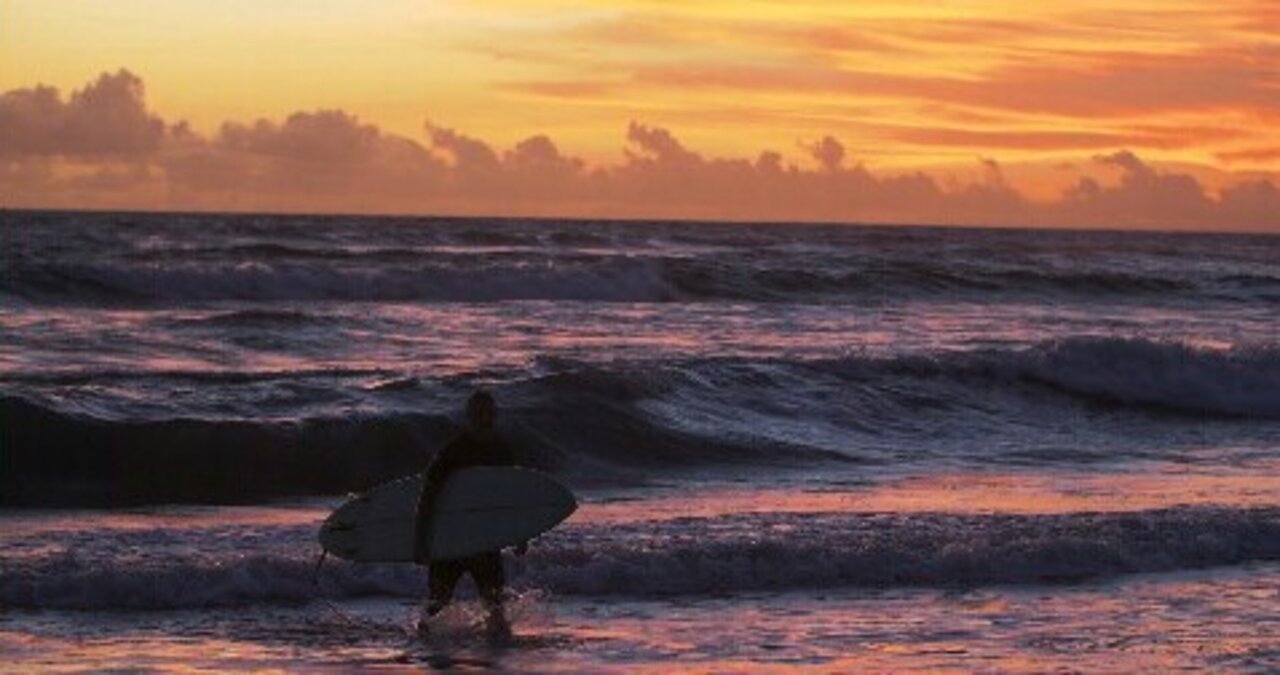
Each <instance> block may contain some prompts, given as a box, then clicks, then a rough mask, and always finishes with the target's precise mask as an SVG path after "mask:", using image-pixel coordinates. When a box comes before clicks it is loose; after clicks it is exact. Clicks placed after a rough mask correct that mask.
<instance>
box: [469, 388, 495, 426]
mask: <svg viewBox="0 0 1280 675" xmlns="http://www.w3.org/2000/svg"><path fill="white" fill-rule="evenodd" d="M497 417H498V402H497V401H495V400H494V399H493V394H490V393H489V392H487V391H485V390H483V389H480V390H478V391H476V393H474V394H472V395H471V398H468V399H467V425H468V426H470V427H471V430H472V431H481V432H484V431H489V430H491V429H493V422H494V420H495V419H496V418H497Z"/></svg>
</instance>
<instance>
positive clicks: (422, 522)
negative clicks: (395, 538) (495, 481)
mask: <svg viewBox="0 0 1280 675" xmlns="http://www.w3.org/2000/svg"><path fill="white" fill-rule="evenodd" d="M455 446H456V444H455V443H450V444H449V445H446V446H445V447H444V449H442V450H441V451H440V455H439V456H438V457H436V459H435V461H433V462H432V463H431V466H429V467H427V471H426V474H425V475H424V476H423V480H422V494H421V495H420V496H419V497H418V511H417V514H416V516H415V518H414V532H415V533H416V534H417V536H415V537H414V540H413V559H414V561H416V562H420V563H425V562H428V556H429V555H430V551H428V550H427V543H428V542H430V541H431V518H430V517H429V515H428V514H430V513H431V511H432V509H434V508H435V504H436V498H437V497H438V496H439V495H440V486H441V485H443V484H444V479H445V478H448V477H449V474H450V473H451V472H452V471H453V470H454V469H455V468H456V465H457V461H456V456H457V454H458V453H457V448H456V447H455Z"/></svg>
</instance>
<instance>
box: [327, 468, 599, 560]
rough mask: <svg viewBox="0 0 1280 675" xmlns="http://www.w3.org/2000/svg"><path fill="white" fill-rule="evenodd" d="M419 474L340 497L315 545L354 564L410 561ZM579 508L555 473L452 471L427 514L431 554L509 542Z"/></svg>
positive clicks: (445, 555) (459, 553)
mask: <svg viewBox="0 0 1280 675" xmlns="http://www.w3.org/2000/svg"><path fill="white" fill-rule="evenodd" d="M421 493H422V475H421V474H418V475H416V476H408V477H405V478H401V479H399V480H394V481H391V482H390V483H385V484H383V485H380V486H378V487H376V488H374V489H372V490H370V491H368V492H366V493H364V494H361V495H356V496H354V497H352V498H351V499H349V500H347V502H346V503H344V504H343V505H342V506H340V507H339V508H338V510H336V511H334V512H333V514H332V515H330V516H329V517H328V518H327V519H326V520H325V521H324V525H322V526H321V528H320V545H321V546H323V547H324V550H326V551H328V552H329V553H332V554H333V555H335V556H338V557H339V558H344V559H346V560H353V561H358V562H412V561H413V548H414V546H413V543H414V541H413V539H414V535H415V533H414V518H415V516H416V511H417V508H418V498H419V496H420V495H421ZM577 508H578V502H577V500H575V499H574V497H573V493H571V492H569V490H568V488H566V487H564V486H563V485H561V484H560V483H559V482H558V481H556V480H555V479H554V478H552V477H550V476H548V475H546V474H544V473H540V472H538V471H533V470H531V469H521V468H517V467H509V466H474V467H467V468H465V469H458V470H457V471H455V472H454V473H453V474H452V475H451V476H449V478H448V480H446V481H445V484H444V488H443V489H441V491H440V495H439V497H437V500H436V508H435V511H434V513H432V516H431V517H432V528H431V542H430V544H429V546H428V551H429V553H430V556H431V559H432V560H448V559H451V558H464V557H466V556H470V555H475V554H477V553H483V552H485V551H494V550H498V549H501V548H504V547H507V546H514V545H516V544H519V543H521V542H524V541H527V540H529V539H531V538H533V537H536V536H537V535H539V534H542V533H543V532H546V531H547V530H549V529H551V528H553V527H555V526H556V525H558V524H559V523H560V522H561V521H563V520H564V519H565V518H568V517H569V514H571V513H573V511H574V510H575V509H577Z"/></svg>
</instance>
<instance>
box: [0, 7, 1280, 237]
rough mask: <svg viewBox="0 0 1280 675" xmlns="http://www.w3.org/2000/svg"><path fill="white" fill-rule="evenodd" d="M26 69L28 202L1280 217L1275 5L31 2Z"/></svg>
mask: <svg viewBox="0 0 1280 675" xmlns="http://www.w3.org/2000/svg"><path fill="white" fill-rule="evenodd" d="M121 69H127V72H126V73H124V74H121V72H120V71H121ZM103 73H107V74H108V75H109V76H108V77H107V79H105V80H99V76H100V75H102V74H103ZM122 78H123V79H122ZM91 84H92V86H91V87H89V88H88V89H86V87H87V86H89V85H91ZM36 85H47V86H49V87H53V88H56V89H57V92H56V98H50V97H51V96H52V95H54V94H55V92H51V91H50V90H47V89H46V90H37V89H35V87H36ZM0 91H4V92H7V93H6V94H4V98H3V99H0V180H3V181H4V185H2V186H0V187H4V188H5V189H3V191H2V192H0V204H4V205H9V206H56V207H68V206H89V207H142V208H250V209H268V210H309V211H310V210H329V209H337V210H344V211H351V210H356V211H364V210H370V211H393V212H399V211H410V212H452V213H509V214H515V213H537V214H540V215H557V214H563V215H606V216H607V215H618V216H628V217H633V216H654V217H672V216H674V217H712V218H714V217H731V218H751V217H752V211H751V209H750V208H748V207H747V206H745V205H743V204H742V203H741V202H742V201H743V200H742V199H741V194H742V191H743V190H750V191H752V192H753V193H754V195H755V196H756V197H759V199H758V200H756V201H760V202H761V203H760V204H756V205H755V207H758V208H760V209H763V210H762V211H761V212H760V213H759V216H760V217H761V218H779V217H781V218H787V217H794V218H797V219H822V220H846V219H847V220H866V219H874V220H885V221H915V220H918V219H922V218H923V219H925V220H928V221H929V222H944V223H945V222H964V223H969V222H973V221H975V220H976V221H977V222H984V223H985V222H990V223H998V224H1013V223H1016V222H1021V221H1020V220H1019V219H1029V222H1030V224H1037V223H1045V224H1068V225H1096V224H1103V223H1097V222H1094V221H1095V220H1096V219H1110V220H1112V221H1115V222H1114V224H1118V225H1124V226H1143V227H1162V226H1168V227H1183V226H1187V227H1205V226H1209V225H1213V226H1226V227H1230V228H1232V229H1239V228H1246V229H1280V222H1277V220H1280V217H1276V216H1274V215H1272V214H1271V213H1270V212H1271V210H1272V207H1274V206H1277V204H1280V202H1276V201H1275V200H1276V199H1277V197H1276V196H1275V192H1276V189H1275V188H1276V186H1277V185H1280V132H1278V131H1277V129H1280V5H1277V4H1276V3H1275V2H1274V1H1273V0H1132V1H1127V2H1123V3H1119V2H1114V1H1113V0H1108V1H1105V2H1104V1H1101V0H1061V1H1058V2H1052V3H1034V2H1025V0H1020V1H1017V2H1013V1H1006V0H951V1H949V2H948V1H939V0H931V1H926V2H906V1H902V0H894V1H881V0H863V1H859V2H830V1H822V2H818V1H814V0H789V1H787V2H759V1H758V2H741V1H733V2H729V1H720V0H703V1H700V2H695V3H670V2H654V1H646V0H610V1H600V2H585V1H581V0H580V1H576V2H567V1H559V0H522V1H519V2H516V1H512V0H438V1H435V2H431V1H427V2H423V1H421V0H415V1H412V2H411V1H407V0H390V1H387V2H379V3H366V2H358V1H352V0H329V1H323V0H310V1H294V0H288V1H278V2H269V3H263V2H257V1H256V0H254V1H248V0H220V1H216V2H215V1H212V0H209V1H193V2H169V1H160V0H145V1H144V0H115V1H113V2H109V3H106V2H97V1H85V0H49V1H45V2H17V1H9V0H2V1H0ZM77 91H81V92H90V93H92V92H98V93H97V94H95V95H89V94H82V95H77V94H75V93H74V92H77ZM40 92H43V93H40ZM42 97H43V98H42ZM50 101H52V103H51V102H50ZM55 103H56V106H55V105H54V104H55ZM42 106H43V107H42ZM323 111H330V112H328V113H326V112H323ZM336 111H341V112H340V113H339V112H336ZM295 113H302V114H303V115H302V116H301V117H293V118H291V117H290V116H291V115H294V114H295ZM260 119H264V120H267V121H266V122H263V123H261V124H258V122H257V121H258V120H260ZM151 122H155V124H158V125H160V126H159V127H158V128H157V127H154V125H153V126H149V124H150V123H151ZM180 122H185V124H184V125H181V126H176V125H179V123H180ZM255 125H257V126H255ZM544 136H545V138H542V141H541V142H537V143H534V144H533V145H527V144H526V145H524V146H520V145H519V144H521V143H522V142H523V141H526V140H527V139H530V138H539V137H544ZM113 139H114V140H113ZM824 139H826V140H824ZM668 141H669V142H668ZM664 143H665V145H664ZM519 147H523V148H524V150H523V151H522V150H519V149H518V148H519ZM837 148H838V150H839V152H836V150H837ZM677 149H678V151H677ZM459 151H461V152H464V153H466V152H471V153H472V154H470V155H468V157H467V158H463V157H459V156H458V155H457V152H459ZM326 152H327V153H329V154H326ZM762 152H772V153H777V155H776V158H775V157H774V156H773V155H767V156H765V157H764V158H762V157H761V153H762ZM477 153H478V154H477ZM486 153H487V154H486ZM681 153H684V154H681ZM832 153H835V154H832ZM695 160H696V161H695ZM835 160H838V161H835ZM308 161H311V162H322V163H324V164H326V166H323V167H318V168H316V167H312V168H306V167H304V166H303V165H304V164H305V163H306V162H308ZM548 161H549V162H551V164H549V165H548V164H546V162H548ZM833 161H834V163H832V162H833ZM486 162H487V164H486ZM520 162H524V164H520ZM530 162H533V164H530ZM646 162H648V163H646ZM691 162H692V163H691ZM336 165H345V168H343V167H342V166H336ZM357 165H358V166H357ZM788 167H794V171H792V172H791V173H790V174H788V173H787V171H788ZM775 168H776V169H778V170H779V171H781V173H777V172H774V171H773V170H774V169H775ZM557 171H558V172H559V173H556V172H557ZM770 172H773V173H770ZM916 172H922V173H916ZM298 173H303V174H305V173H311V174H314V175H315V179H314V180H313V181H311V182H310V183H309V182H308V181H307V180H299V179H298V178H297V176H296V174H298ZM748 173H749V174H750V175H747V174H748ZM246 175H248V176H252V177H255V178H256V180H242V179H243V177H244V176H246ZM786 176H790V177H789V178H788V177H786ZM922 180H923V181H927V182H928V183H929V184H930V185H929V186H921V185H920V184H918V183H919V181H922ZM423 181H426V182H427V183H429V185H425V186H424V185H423ZM824 181H825V182H824ZM912 181H916V183H917V184H915V185H914V186H913V185H912V184H910V183H911V182H912ZM1188 181H1189V182H1188ZM695 188H697V189H696V190H695ZM913 190H914V192H913ZM921 190H923V192H921ZM975 190H976V191H978V192H980V193H981V194H978V192H974V191H975ZM664 191H665V192H664ZM685 192H689V193H690V194H684V193H685ZM763 192H769V193H770V195H771V196H770V197H769V198H768V199H766V198H764V196H762V193H763ZM935 193H937V194H936V195H935ZM966 195H967V196H966ZM664 197H669V198H668V199H664ZM894 200H914V203H910V204H901V205H900V206H895V203H894ZM922 200H923V201H922ZM747 201H752V200H747ZM926 202H927V203H926ZM1085 202H1088V203H1085ZM753 203H754V202H753ZM1049 206H1052V207H1053V208H1051V209H1050V208H1049ZM1223 209H1226V210H1225V211H1223Z"/></svg>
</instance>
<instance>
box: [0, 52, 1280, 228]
mask: <svg viewBox="0 0 1280 675" xmlns="http://www.w3.org/2000/svg"><path fill="white" fill-rule="evenodd" d="M142 94H143V88H142V82H141V80H139V79H138V78H137V77H136V76H134V75H132V74H130V73H128V72H127V71H121V72H120V73H117V74H114V75H110V74H108V75H104V76H102V77H101V78H99V79H98V80H97V81H95V82H94V83H92V84H90V85H89V86H87V87H85V88H84V89H82V90H80V91H78V92H75V93H74V94H73V95H72V96H71V97H69V98H68V99H67V100H66V101H63V100H62V99H61V97H60V96H59V94H58V92H57V91H56V90H52V89H49V88H41V87H37V88H34V89H21V90H16V91H11V92H8V93H5V94H3V95H0V101H2V102H3V105H2V106H0V110H3V111H4V112H3V115H0V124H3V125H5V126H3V127H2V128H4V129H6V130H8V131H14V130H22V129H26V130H28V132H29V133H28V135H27V136H24V137H22V138H21V140H14V138H15V137H14V136H13V135H12V134H11V133H6V134H5V135H4V136H3V138H4V139H5V140H4V143H5V146H4V148H3V150H0V181H3V187H4V188H5V189H3V190H0V206H5V207H22V206H27V207H30V206H40V207H51V208H89V207H92V208H141V209H219V210H268V211H303V212H368V213H423V214H457V215H511V216H520V215H524V216H560V217H628V218H701V219H727V220H775V221H776V220H803V221H835V222H875V223H927V224H964V225H1024V226H1043V225H1055V226H1097V227H1146V228H1199V229H1256V230H1267V231H1273V232H1280V190H1278V189H1277V188H1276V185H1275V184H1274V183H1272V182H1270V181H1268V180H1265V179H1258V178H1249V179H1244V178H1241V179H1239V180H1236V181H1234V182H1230V181H1228V186H1227V187H1226V188H1223V189H1221V190H1219V191H1218V192H1217V193H1212V192H1211V191H1210V190H1209V189H1207V188H1206V187H1205V186H1204V185H1203V184H1202V183H1200V182H1199V181H1198V180H1197V179H1196V178H1195V177H1193V176H1192V175H1190V174H1186V173H1179V172H1176V171H1168V170H1166V169H1162V168H1160V167H1159V166H1156V165H1153V164H1151V163H1149V162H1147V161H1145V160H1143V159H1142V158H1140V157H1139V156H1138V155H1137V154H1135V153H1133V152H1131V151H1128V150H1124V151H1116V152H1109V153H1103V154H1100V155H1097V156H1095V157H1093V158H1091V159H1087V161H1085V162H1084V163H1083V164H1079V165H1078V166H1079V167H1080V172H1081V174H1082V177H1081V178H1079V179H1078V180H1077V181H1076V182H1075V183H1074V184H1072V185H1071V186H1070V187H1069V188H1068V189H1067V190H1065V191H1064V192H1063V193H1062V194H1061V195H1059V196H1058V197H1057V198H1055V199H1052V200H1048V201H1046V200H1043V199H1041V200H1038V201H1037V200H1031V199H1028V198H1027V197H1026V196H1024V195H1023V194H1022V193H1020V192H1018V191H1017V190H1016V189H1015V188H1014V187H1013V185H1015V184H1016V183H1017V180H1016V179H1017V176H1016V175H1010V174H1016V172H1017V171H1018V169H1017V168H1016V167H1015V168H1013V169H1007V168H1006V167H1004V166H1002V165H1001V164H1000V163H999V162H998V161H997V160H996V159H994V158H992V157H988V156H985V155H984V156H982V157H980V158H975V160H974V161H975V163H974V165H973V167H972V172H973V174H974V175H975V176H976V178H975V179H973V180H971V181H969V182H963V181H959V180H957V179H954V178H949V179H946V180H939V179H938V178H936V177H935V176H933V175H930V174H928V173H924V172H918V171H917V172H910V173H888V172H884V171H875V170H872V169H870V168H868V167H867V165H866V164H865V163H864V162H862V161H859V158H857V157H850V152H849V150H848V148H849V147H857V146H856V145H855V146H850V145H849V144H848V143H847V142H846V140H842V139H839V138H837V137H836V136H834V135H825V136H822V137H820V139H819V140H817V141H814V142H808V143H800V144H799V147H800V148H801V149H803V150H804V152H805V153H806V154H807V155H808V157H807V158H802V159H805V160H806V162H807V163H808V165H809V166H814V168H801V167H799V166H797V165H796V164H794V163H792V162H790V161H789V160H788V159H787V158H786V157H785V156H784V155H783V154H782V153H779V152H777V151H773V150H764V151H762V152H760V153H759V154H758V155H756V156H755V157H754V158H751V159H749V158H741V157H715V156H707V155H705V154H703V153H701V152H698V151H697V150H695V149H692V148H691V147H689V146H688V145H687V144H686V143H685V142H683V141H682V140H681V139H680V138H679V137H677V135H676V134H675V133H673V132H672V131H671V130H670V129H668V128H665V127H662V126H655V125H651V124H646V123H643V122H639V121H632V122H631V123H630V124H629V125H628V126H627V129H626V133H625V138H624V140H625V145H624V148H623V152H622V156H621V159H620V160H619V161H617V162H615V163H612V164H604V165H596V166H590V165H588V164H587V163H586V162H584V161H583V160H581V159H579V158H577V157H573V156H572V155H568V154H565V153H564V152H563V151H562V150H561V149H560V148H559V147H557V145H556V144H555V142H554V141H553V140H552V139H551V138H550V137H548V136H546V135H533V136H530V137H528V138H525V139H523V140H521V141H519V142H517V143H515V144H514V145H512V146H511V147H509V148H495V147H494V146H493V145H492V144H490V143H489V142H487V141H485V140H483V139H480V138H476V137H473V136H469V135H467V134H465V133H463V132H461V131H458V130H456V129H452V128H448V127H444V126H440V125H437V124H427V125H426V126H425V128H424V135H423V138H422V139H421V140H416V139H412V138H408V137H404V136H400V135H397V134H393V133H388V132H386V131H384V130H382V129H381V128H379V127H378V126H377V125H375V124H371V123H368V122H364V121H361V120H360V119H358V118H357V117H355V116H354V115H351V114H349V113H346V112H344V111H341V110H318V111H313V112H298V113H294V114H292V115H289V116H288V117H286V118H285V119H283V120H281V121H272V120H257V121H254V122H249V123H240V122H227V123H224V124H223V125H222V126H221V127H220V128H219V129H218V131H217V132H216V133H214V134H212V135H211V136H208V137H206V136H202V135H200V134H197V133H195V132H193V131H192V130H190V129H189V128H187V127H186V126H185V125H183V124H180V123H179V124H173V125H167V124H166V123H165V122H164V121H163V120H162V119H160V118H159V117H158V116H156V115H154V114H152V113H150V112H148V111H147V109H146V106H145V101H144V100H143V97H142ZM33 110H36V111H38V110H45V111H47V112H49V113H50V114H48V115H47V116H44V117H42V116H40V115H37V114H35V113H34V112H32V111H33ZM42 123H47V124H49V125H50V126H49V127H42V128H41V129H42V130H40V131H38V132H37V131H31V129H33V128H34V127H35V126H36V125H38V124H42ZM24 125H25V126H24ZM49 128H56V129H61V130H72V129H73V130H74V133H71V132H66V133H62V132H59V133H54V132H52V131H49V130H48V129H49ZM1055 161H1061V160H1060V159H1059V160H1055Z"/></svg>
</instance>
